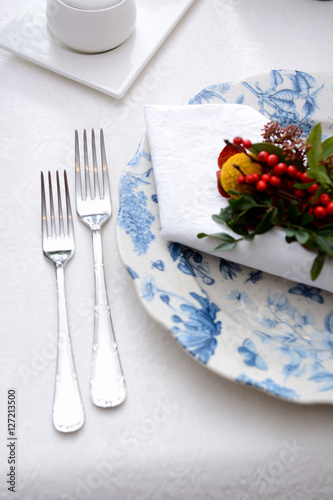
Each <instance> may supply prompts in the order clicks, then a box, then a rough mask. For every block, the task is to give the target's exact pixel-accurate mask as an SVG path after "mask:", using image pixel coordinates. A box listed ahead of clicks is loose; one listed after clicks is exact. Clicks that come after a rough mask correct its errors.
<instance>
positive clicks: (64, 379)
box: [53, 266, 84, 432]
mask: <svg viewBox="0 0 333 500" xmlns="http://www.w3.org/2000/svg"><path fill="white" fill-rule="evenodd" d="M56 278H57V292H58V360H57V374H56V385H55V394H54V403H53V424H54V426H55V428H56V429H57V430H58V431H61V432H73V431H76V430H77V429H79V428H80V427H82V425H83V422H84V410H83V405H82V401H81V395H80V390H79V385H78V381H77V375H76V372H75V366H74V360H73V354H72V347H71V339H70V334H69V326H68V318H67V306H66V293H65V275H64V267H62V266H61V267H56Z"/></svg>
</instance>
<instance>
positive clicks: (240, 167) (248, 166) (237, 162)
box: [221, 153, 263, 198]
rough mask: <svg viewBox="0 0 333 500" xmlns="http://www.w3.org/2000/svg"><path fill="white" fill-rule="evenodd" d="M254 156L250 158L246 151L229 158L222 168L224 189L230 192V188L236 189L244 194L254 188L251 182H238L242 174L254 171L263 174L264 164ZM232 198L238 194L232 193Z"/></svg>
mask: <svg viewBox="0 0 333 500" xmlns="http://www.w3.org/2000/svg"><path fill="white" fill-rule="evenodd" d="M251 156H252V155H251ZM252 158H253V159H252ZM252 158H250V157H249V155H247V154H246V153H237V154H235V155H233V156H231V157H230V158H228V160H227V161H226V162H225V163H224V164H223V166H222V169H221V184H222V187H223V189H224V191H226V192H228V191H229V189H234V190H236V191H238V192H239V193H241V194H243V193H250V192H251V191H252V190H253V186H252V185H251V184H246V183H244V184H238V182H237V179H238V177H239V176H240V175H246V174H254V173H256V174H259V175H261V174H262V172H263V169H262V166H261V165H260V163H257V162H256V161H253V160H255V157H254V156H252ZM231 198H237V196H236V195H233V194H232V195H231Z"/></svg>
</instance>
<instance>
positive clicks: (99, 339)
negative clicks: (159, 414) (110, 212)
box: [90, 229, 126, 408]
mask: <svg viewBox="0 0 333 500" xmlns="http://www.w3.org/2000/svg"><path fill="white" fill-rule="evenodd" d="M92 238H93V253H94V275H95V318H94V340H93V354H92V371H91V379H90V395H91V399H92V402H93V403H94V404H95V405H96V406H100V407H103V408H106V407H113V406H118V405H120V404H121V403H122V402H123V401H124V400H125V398H126V384H125V378H124V375H123V370H122V367H121V363H120V358H119V354H118V348H117V343H116V338H115V334H114V330H113V325H112V319H111V311H110V306H109V301H108V295H107V289H106V281H105V273H104V261H103V248H102V237H101V231H100V230H99V229H97V230H93V231H92Z"/></svg>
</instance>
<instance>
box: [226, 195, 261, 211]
mask: <svg viewBox="0 0 333 500" xmlns="http://www.w3.org/2000/svg"><path fill="white" fill-rule="evenodd" d="M229 203H230V206H232V207H233V208H234V209H235V210H242V211H243V210H248V209H249V208H252V207H255V206H256V205H257V203H256V202H255V200H254V199H253V198H252V196H250V195H249V194H248V193H245V194H243V195H242V196H240V197H239V198H237V199H234V200H230V201H229Z"/></svg>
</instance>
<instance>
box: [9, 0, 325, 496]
mask: <svg viewBox="0 0 333 500" xmlns="http://www.w3.org/2000/svg"><path fill="white" fill-rule="evenodd" d="M172 3H173V1H170V8H172ZM39 4H40V7H41V9H42V8H44V2H42V1H40V2H39ZM154 5H156V8H158V6H157V3H155V4H154ZM26 7H27V5H26V2H24V1H23V0H16V1H15V2H13V1H12V0H0V10H1V18H0V27H3V26H5V24H6V23H8V22H10V21H11V19H13V18H15V17H17V16H21V15H23V13H24V11H25V9H26ZM142 15H144V13H142ZM332 15H333V3H330V2H314V1H312V0H294V1H293V2H290V0H279V1H277V0H252V1H251V2H250V1H249V0H196V1H195V3H194V5H193V6H192V7H191V9H190V10H189V11H188V12H187V13H186V14H185V16H184V18H183V19H182V20H180V22H179V24H178V25H177V27H176V28H175V29H174V30H173V32H172V33H171V34H170V36H169V37H168V38H167V39H166V41H165V42H164V44H163V45H162V46H161V47H160V48H159V50H158V52H157V54H156V55H155V56H154V57H153V58H152V60H151V61H150V62H149V63H148V64H147V66H146V67H145V68H144V69H143V71H142V72H141V74H140V75H139V77H138V78H137V79H136V81H135V82H134V84H133V85H132V86H131V88H130V89H129V90H128V92H127V93H126V94H125V96H124V97H123V98H122V99H120V100H116V99H113V98H110V97H108V96H107V95H104V94H103V93H100V92H98V91H96V90H93V89H91V88H88V87H87V86H85V85H84V84H82V83H77V82H74V81H71V80H69V79H67V78H65V77H63V76H61V75H58V74H55V73H53V72H51V71H48V70H47V69H44V68H42V67H39V66H37V65H34V64H32V63H30V62H29V61H25V60H23V59H21V58H19V57H17V56H13V55H12V54H11V53H9V52H8V51H6V50H4V49H1V50H0V67H1V80H0V89H1V92H0V172H1V180H0V255H1V259H0V311H1V313H0V314H1V316H0V318H1V320H0V321H1V322H0V324H1V349H0V498H1V499H9V498H17V499H20V500H74V499H75V500H90V499H91V500H92V499H94V500H203V499H205V500H319V499H320V500H330V499H331V498H332V495H333V483H332V473H333V464H332V449H333V428H332V417H333V411H332V407H331V406H329V405H299V404H296V403H290V402H285V401H282V400H279V399H275V398H272V397H270V396H268V395H266V394H264V393H261V392H258V391H255V390H253V389H251V388H249V387H245V386H242V385H239V384H235V383H233V382H232V381H229V380H226V379H223V378H221V377H219V376H218V375H216V374H215V373H213V372H210V371H208V370H207V369H206V368H205V367H204V366H202V365H200V364H199V363H197V362H196V361H195V360H194V359H193V358H192V357H190V356H188V355H187V354H186V353H184V351H183V350H182V349H181V348H180V346H179V345H178V344H177V343H176V342H175V341H174V340H173V338H172V337H171V336H170V335H169V333H168V332H167V331H166V330H164V329H163V328H162V327H161V326H160V325H159V324H157V323H156V322H155V321H154V320H152V319H151V318H150V317H149V316H148V314H147V312H146V311H145V309H144V308H143V307H142V304H141V303H140V301H139V299H138V297H137V294H136V291H135V288H134V287H133V283H132V279H131V278H130V275H129V274H128V272H127V270H126V269H125V267H124V266H123V264H122V261H121V257H120V256H119V254H118V249H117V244H116V239H115V228H116V215H117V211H118V208H119V201H118V195H119V193H118V189H119V182H120V179H121V176H122V172H123V170H124V168H125V166H126V165H127V163H128V162H129V161H130V160H131V159H132V158H133V156H134V155H135V152H136V150H137V147H138V144H139V143H140V141H141V140H142V137H143V135H144V134H145V123H144V115H143V107H144V105H146V104H182V103H183V102H185V101H187V100H188V99H189V98H190V97H191V96H193V95H194V94H195V93H196V92H198V91H199V90H200V89H202V88H204V87H206V86H208V85H210V84H214V83H218V82H227V81H237V80H238V79H240V78H243V77H246V76H248V75H253V74H260V73H262V72H265V71H270V70H271V69H276V68H292V69H299V70H304V71H309V72H316V71H321V72H324V71H333V66H332V58H330V57H329V55H330V50H329V49H330V48H331V47H332V44H333V33H332V29H331V19H332ZM39 22H40V19H39V18H36V19H35V23H36V24H35V26H34V25H32V26H29V27H28V28H29V29H27V36H34V33H35V29H37V27H38V23H39ZM93 127H94V128H97V129H99V128H100V127H103V129H104V134H105V139H106V148H107V156H108V160H109V169H110V178H111V191H112V199H113V213H114V216H113V219H112V220H111V222H110V223H109V224H108V226H107V227H106V228H105V231H104V235H103V236H104V239H103V242H104V257H105V268H106V273H107V286H108V291H109V298H110V303H111V308H112V315H113V322H114V328H115V331H116V336H117V340H118V347H119V351H120V354H121V359H122V364H123V369H124V373H125V377H126V381H127V386H128V398H127V400H126V402H125V403H124V404H123V405H122V406H121V407H119V408H116V409H110V410H109V409H108V410H103V409H100V408H96V407H94V406H93V405H92V403H91V402H90V399H89V391H88V387H89V371H90V370H89V368H90V359H91V349H92V332H93V294H94V285H93V268H92V248H91V235H90V233H89V231H88V230H87V228H85V227H84V226H83V225H82V224H81V223H79V221H78V220H77V218H76V217H75V219H74V228H75V237H76V250H75V256H74V257H73V259H72V261H71V262H70V263H69V264H68V267H67V268H66V279H67V288H66V290H67V299H68V310H69V321H70V328H71V334H72V344H73V351H74V357H75V363H76V369H77V373H78V380H79V384H80V388H81V393H82V398H83V404H84V408H85V415H86V420H85V424H84V426H83V428H82V429H81V430H79V431H78V432H77V433H74V434H72V435H63V434H59V433H58V432H57V431H56V430H55V429H54V428H53V426H52V420H51V412H52V401H53V388H54V377H55V364H56V344H57V340H56V333H57V312H56V287H55V277H54V269H53V268H52V266H51V265H50V264H49V263H48V262H47V261H46V260H45V258H44V257H43V255H42V251H41V241H40V171H41V170H44V171H47V170H51V171H52V172H54V171H55V170H56V169H60V170H62V169H64V168H66V169H67V172H68V177H69V183H70V191H71V196H72V202H74V130H75V129H78V130H79V131H80V133H81V132H82V131H83V129H84V128H87V129H91V128H93ZM10 388H15V389H16V397H17V414H16V424H17V427H16V430H17V446H16V459H17V463H16V466H17V476H16V492H15V493H14V492H11V491H9V490H8V486H9V485H8V483H7V480H8V479H7V474H9V473H10V469H9V467H10V464H9V463H8V457H9V453H10V447H9V446H7V445H8V444H9V443H10V440H8V439H7V437H8V436H7V430H8V418H7V417H8V412H7V400H8V399H7V395H8V390H9V389H10Z"/></svg>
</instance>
